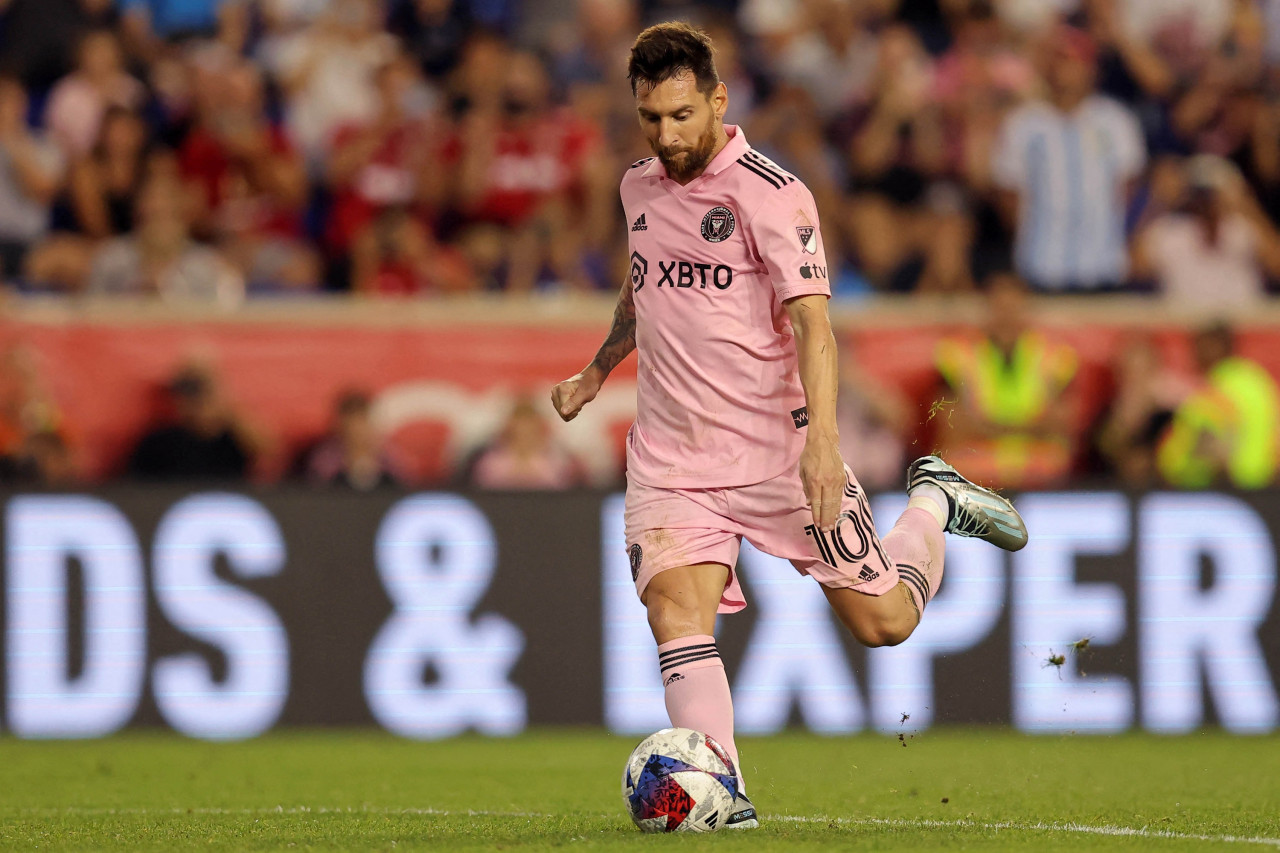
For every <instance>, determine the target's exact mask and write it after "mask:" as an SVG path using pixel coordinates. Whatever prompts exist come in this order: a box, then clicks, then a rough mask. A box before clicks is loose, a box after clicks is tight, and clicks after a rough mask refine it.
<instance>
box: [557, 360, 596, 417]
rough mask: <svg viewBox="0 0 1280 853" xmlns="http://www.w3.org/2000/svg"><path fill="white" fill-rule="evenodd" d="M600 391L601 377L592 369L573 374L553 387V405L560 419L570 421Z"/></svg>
mask: <svg viewBox="0 0 1280 853" xmlns="http://www.w3.org/2000/svg"><path fill="white" fill-rule="evenodd" d="M599 393H600V378H599V377H598V376H597V375H596V373H595V371H593V370H591V369H587V370H584V371H583V372H582V373H579V374H578V375H576V376H571V377H569V378H568V379H566V380H564V381H563V382H559V383H557V384H556V387H554V388H552V389H551V405H552V406H555V409H556V414H557V415H559V416H560V419H561V420H563V421H565V422H568V421H571V420H573V419H574V418H576V417H577V416H578V412H580V411H582V407H583V406H585V405H586V404H587V403H590V402H591V401H592V400H594V399H595V398H596V394H599Z"/></svg>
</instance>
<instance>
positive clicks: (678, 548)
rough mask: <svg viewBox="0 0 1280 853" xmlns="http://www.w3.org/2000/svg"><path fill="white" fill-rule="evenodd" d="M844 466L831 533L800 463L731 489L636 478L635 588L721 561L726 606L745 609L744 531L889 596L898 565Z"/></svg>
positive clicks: (777, 551)
mask: <svg viewBox="0 0 1280 853" xmlns="http://www.w3.org/2000/svg"><path fill="white" fill-rule="evenodd" d="M844 473H845V489H844V497H843V500H842V501H841V507H840V510H841V511H840V520H839V521H838V522H837V524H836V528H835V530H833V531H831V532H830V533H822V532H821V531H819V530H818V529H817V528H816V527H815V526H814V524H813V513H812V511H811V510H810V509H809V507H808V506H807V505H806V503H805V496H804V487H803V486H801V484H800V474H799V470H798V469H793V470H792V471H790V472H789V473H787V474H782V475H780V476H778V477H774V478H773V479H772V480H766V481H764V482H763V483H756V484H755V485H753V486H740V487H738V488H732V489H662V488H657V487H655V486H646V485H643V484H641V483H637V482H635V481H634V480H630V479H629V480H628V482H627V498H626V509H625V513H624V516H625V519H624V520H625V525H626V537H627V554H628V555H629V556H630V558H631V577H632V579H633V580H634V581H635V583H636V593H637V594H643V593H644V590H645V587H647V586H648V585H649V581H650V580H651V579H652V578H653V576H654V575H656V574H657V573H658V572H661V571H665V570H666V569H674V568H677V567H679V566H691V565H695V564H697V563H722V564H723V565H725V566H728V567H729V579H728V581H727V582H726V583H725V587H724V594H723V595H722V596H721V598H720V607H719V612H720V613H734V612H736V611H738V610H741V609H742V608H744V607H746V606H747V601H746V597H745V596H744V595H743V593H742V586H741V584H740V583H739V582H738V573H737V571H736V570H735V568H736V566H737V563H738V546H739V543H741V541H742V538H743V537H744V536H745V537H746V539H747V541H748V542H750V543H751V544H752V545H754V546H755V547H756V548H759V549H760V550H761V551H763V552H765V553H766V554H772V555H773V556H775V557H781V558H783V559H786V560H790V561H791V564H792V565H793V566H795V567H796V571H798V572H800V573H801V574H804V575H809V576H810V577H812V578H813V579H814V580H816V581H818V582H819V583H821V584H823V585H825V586H830V587H844V588H848V589H856V590H858V591H859V592H865V593H867V594H869V595H884V594H885V593H886V592H888V591H889V590H891V589H893V588H894V587H895V586H897V584H898V576H897V572H896V571H893V570H892V567H893V563H892V562H890V560H889V557H888V555H887V554H886V553H885V550H884V546H883V545H881V544H880V537H879V536H878V535H876V529H875V526H874V525H873V524H872V522H871V507H870V505H869V504H868V503H867V495H866V493H865V492H864V491H863V490H862V488H861V487H860V486H859V485H858V481H857V480H856V479H855V478H854V476H853V472H851V471H850V470H849V466H847V465H846V466H845V469H844Z"/></svg>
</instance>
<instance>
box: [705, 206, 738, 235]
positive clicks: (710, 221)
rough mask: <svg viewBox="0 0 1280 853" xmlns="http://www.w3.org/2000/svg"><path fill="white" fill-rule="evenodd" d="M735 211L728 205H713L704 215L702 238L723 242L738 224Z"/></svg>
mask: <svg viewBox="0 0 1280 853" xmlns="http://www.w3.org/2000/svg"><path fill="white" fill-rule="evenodd" d="M737 224H738V223H737V221H736V220H734V218H733V211H732V210H730V209H729V208H727V207H713V208H711V209H710V210H708V211H707V214H706V216H704V217H702V239H704V240H706V241H707V242H708V243H723V242H724V241H725V240H728V239H729V237H730V235H732V234H733V229H734V227H735V226H736V225H737Z"/></svg>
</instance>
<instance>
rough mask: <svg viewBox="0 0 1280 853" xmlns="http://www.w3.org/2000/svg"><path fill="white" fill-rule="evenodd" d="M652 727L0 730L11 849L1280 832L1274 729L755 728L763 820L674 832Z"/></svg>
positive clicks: (560, 845) (1222, 840) (1199, 839)
mask: <svg viewBox="0 0 1280 853" xmlns="http://www.w3.org/2000/svg"><path fill="white" fill-rule="evenodd" d="M639 740H640V739H639V738H638V737H636V738H622V737H614V736H609V735H604V734H601V733H599V732H596V731H546V732H535V733H530V734H526V735H524V736H521V737H518V738H514V739H509V740H487V739H482V738H478V737H464V738H459V739H454V740H448V741H443V742H436V743H416V742H410V741H405V740H399V739H396V738H393V737H391V736H389V735H385V734H381V733H377V732H332V731H323V732H321V731H303V732H290V733H280V734H272V735H269V736H267V737H264V738H261V739H258V740H251V741H246V742H241V743H230V744H211V743H203V742H199V741H192V740H187V739H183V738H181V737H179V736H177V735H173V734H169V733H158V732H157V733H134V734H128V735H124V736H119V737H115V738H110V739H107V740H99V741H79V742H21V741H15V740H13V739H12V738H7V737H6V738H0V791H3V792H4V793H3V797H0V849H32V848H36V847H39V848H40V849H45V850H59V849H64V850H65V849H94V850H174V849H193V848H198V849H209V850H283V849H312V850H390V849H393V848H394V849H396V850H491V849H497V848H510V847H518V848H520V849H553V848H557V849H564V848H573V849H618V848H628V849H636V850H639V849H646V850H653V849H657V847H655V845H659V846H662V847H663V849H669V848H667V847H666V844H667V843H677V844H678V846H679V848H680V849H681V850H704V849H705V850H711V849H719V848H721V847H724V846H726V845H727V846H729V847H733V848H742V849H748V848H749V849H751V850H790V849H795V846H796V845H806V846H807V847H808V848H809V849H825V848H827V847H830V848H831V849H841V850H867V851H871V850H875V851H909V850H911V851H914V850H942V849H960V848H965V849H981V850H1050V849H1052V850H1159V851H1173V850H1204V849H1246V848H1250V849H1266V848H1272V849H1275V848H1277V847H1280V840H1277V839H1280V811H1278V810H1277V807H1276V804H1277V803H1280V774H1277V773H1276V772H1274V769H1275V768H1277V767H1280V736H1277V735H1269V736H1261V737H1241V738H1236V737H1231V736H1228V735H1225V734H1221V733H1218V732H1210V733H1204V734H1194V735H1189V736H1186V737H1179V738H1159V737H1154V736H1149V735H1126V736H1121V737H1092V736H1090V737H1083V736H1082V737H1072V736H1044V737H1030V736H1023V735H1016V734H1012V733H1010V732H1008V731H1006V730H1001V729H973V730H947V729H931V730H928V731H924V732H915V733H914V737H911V738H910V739H909V740H908V741H906V742H907V743H908V744H909V745H908V747H907V748H905V749H904V748H903V746H902V741H900V740H899V739H898V738H896V737H892V736H877V735H859V736H855V737H826V738H824V737H818V736H814V735H808V734H799V733H795V734H785V735H779V736H775V737H769V738H742V739H741V740H740V741H739V746H740V748H741V750H742V757H743V764H744V766H745V769H746V772H747V780H748V786H749V790H750V793H751V797H752V800H753V801H754V802H755V803H756V805H757V807H758V808H759V810H760V813H761V828H760V829H758V830H754V831H749V832H743V833H729V832H720V833H716V834H714V835H708V836H698V837H684V838H680V839H674V838H673V839H669V840H667V841H664V840H662V839H658V838H654V837H653V836H645V835H642V834H641V833H639V832H638V831H636V829H635V828H634V827H633V826H632V825H631V822H630V820H629V819H628V818H627V816H626V814H625V813H624V811H623V807H622V801H621V796H620V794H619V785H620V781H619V779H620V776H621V772H622V764H623V761H624V760H625V759H626V756H627V754H628V753H629V752H630V751H631V748H632V747H633V746H634V745H635V743H636V742H638V741H639Z"/></svg>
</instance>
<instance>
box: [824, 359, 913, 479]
mask: <svg viewBox="0 0 1280 853" xmlns="http://www.w3.org/2000/svg"><path fill="white" fill-rule="evenodd" d="M840 359H841V364H840V395H839V402H838V404H837V407H836V424H837V426H838V427H839V430H840V456H841V457H842V458H843V459H844V461H845V462H846V463H848V465H849V468H850V469H851V470H852V471H853V474H854V476H855V477H857V478H858V482H859V483H861V484H862V485H863V487H864V488H866V489H868V490H870V491H873V492H874V491H881V490H888V489H896V488H898V487H899V483H900V482H901V480H902V471H903V466H904V465H905V464H906V455H907V441H906V436H907V434H908V433H909V431H910V429H911V414H910V412H911V409H910V405H909V404H908V401H907V398H906V396H905V395H904V394H903V393H902V391H901V390H900V389H899V388H897V387H895V386H893V385H890V384H887V383H884V382H880V381H878V380H877V379H876V378H875V377H873V376H872V375H871V374H869V373H868V372H867V371H866V369H865V368H864V367H863V365H862V362H861V359H859V357H858V352H857V348H856V345H855V344H854V343H853V341H851V340H849V339H847V338H846V339H845V340H844V341H842V342H841V345H840Z"/></svg>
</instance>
